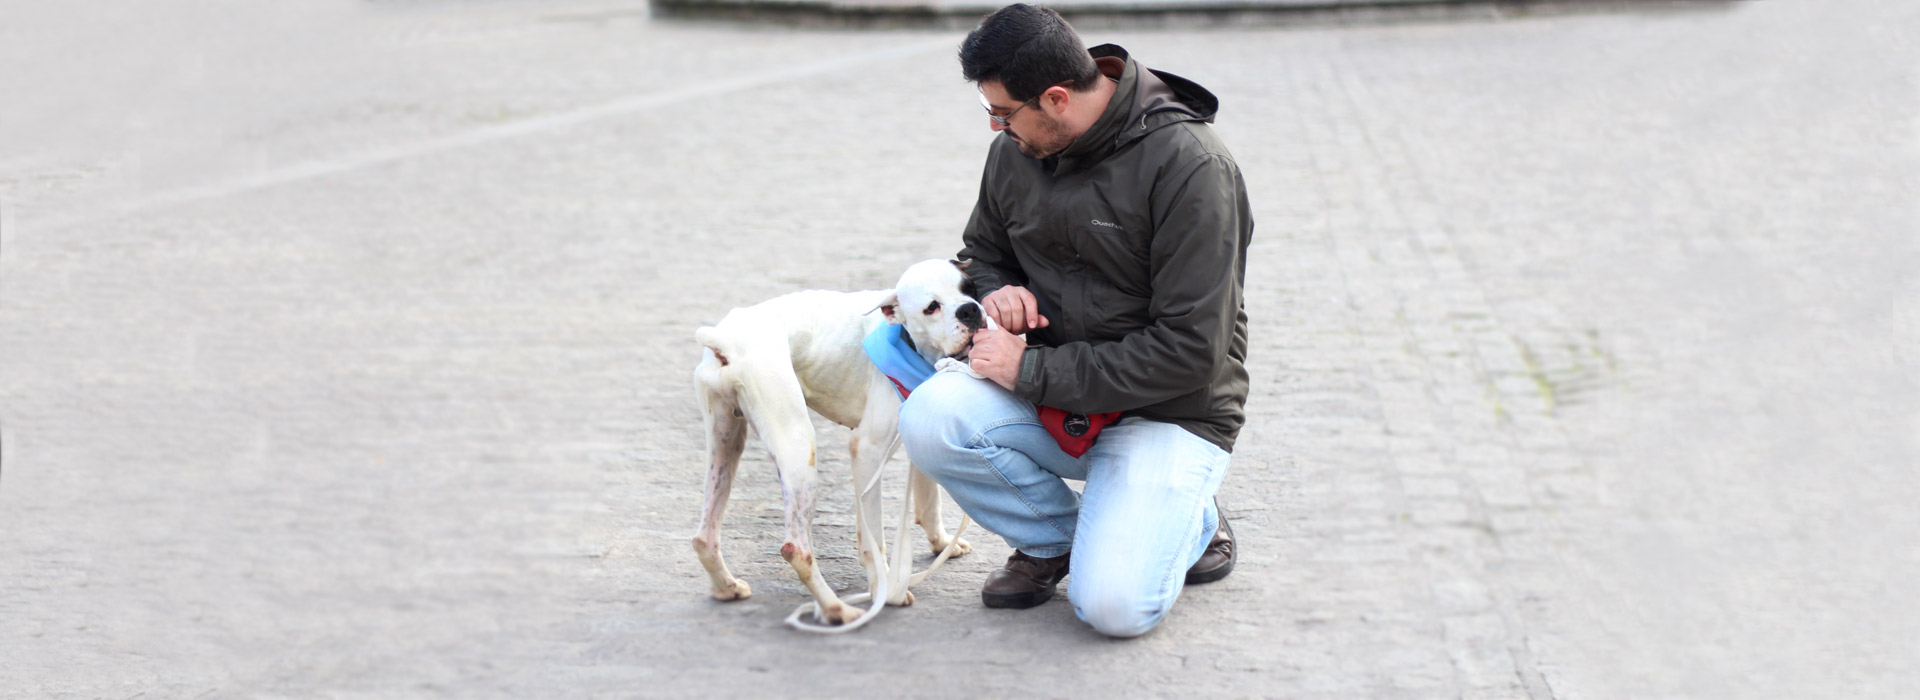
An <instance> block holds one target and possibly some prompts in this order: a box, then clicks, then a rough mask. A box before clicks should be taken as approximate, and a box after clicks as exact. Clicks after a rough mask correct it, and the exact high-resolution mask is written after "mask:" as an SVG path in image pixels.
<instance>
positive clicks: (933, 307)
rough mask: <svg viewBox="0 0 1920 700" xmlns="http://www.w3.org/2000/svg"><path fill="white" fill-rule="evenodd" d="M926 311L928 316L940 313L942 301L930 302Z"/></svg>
mask: <svg viewBox="0 0 1920 700" xmlns="http://www.w3.org/2000/svg"><path fill="white" fill-rule="evenodd" d="M926 313H927V315H928V316H932V315H934V314H937V313H940V302H937V301H936V302H933V303H931V304H928V305H927V312H926Z"/></svg>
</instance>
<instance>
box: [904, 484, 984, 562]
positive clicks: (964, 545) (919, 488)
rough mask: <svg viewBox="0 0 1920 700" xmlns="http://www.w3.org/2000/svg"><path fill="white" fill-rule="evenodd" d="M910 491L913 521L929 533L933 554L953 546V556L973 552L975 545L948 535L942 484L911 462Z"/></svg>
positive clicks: (929, 542)
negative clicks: (944, 517) (941, 510)
mask: <svg viewBox="0 0 1920 700" xmlns="http://www.w3.org/2000/svg"><path fill="white" fill-rule="evenodd" d="M907 483H908V484H909V487H908V490H909V491H910V492H911V495H912V498H913V520H914V522H915V523H918V524H919V525H920V529H922V530H925V531H926V533H927V544H928V545H931V546H932V547H933V553H934V554H939V553H941V552H944V551H946V550H947V545H949V544H952V545H953V556H956V557H957V556H961V555H963V554H966V553H968V552H971V551H973V545H972V544H969V543H968V542H967V541H966V540H957V541H956V538H954V537H953V536H952V535H948V534H947V526H946V524H945V523H943V522H941V520H940V518H941V515H940V484H939V483H938V482H935V481H934V480H933V477H930V476H927V475H925V474H922V473H920V469H919V468H918V467H914V466H913V464H912V463H911V462H909V463H908V464H907Z"/></svg>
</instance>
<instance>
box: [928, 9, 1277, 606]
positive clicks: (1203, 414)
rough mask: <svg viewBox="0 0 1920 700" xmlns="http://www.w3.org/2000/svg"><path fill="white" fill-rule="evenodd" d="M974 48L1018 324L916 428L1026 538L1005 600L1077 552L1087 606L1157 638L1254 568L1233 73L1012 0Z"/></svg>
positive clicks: (994, 301) (984, 207)
mask: <svg viewBox="0 0 1920 700" xmlns="http://www.w3.org/2000/svg"><path fill="white" fill-rule="evenodd" d="M960 64H961V70H962V72H963V74H964V75H965V77H966V79H967V80H969V81H972V82H974V83H976V84H977V85H978V87H979V90H980V93H981V102H982V104H983V105H984V106H985V108H986V110H987V118H988V119H989V120H990V124H989V126H990V128H992V129H993V130H994V131H997V132H1000V136H999V138H996V139H995V140H994V142H993V145H992V147H991V148H990V150H989V152H988V154H987V162H986V169H985V175H984V177H983V178H982V181H981V184H980V196H979V201H978V203H977V204H976V205H975V207H974V211H973V216H972V218H971V220H969V221H968V222H967V227H966V231H965V234H964V241H963V243H964V247H963V248H962V249H961V251H960V255H959V257H960V258H962V259H963V260H968V261H970V263H971V265H970V267H969V268H968V270H969V273H970V274H971V275H972V276H973V278H974V280H975V281H976V282H977V283H978V284H979V294H981V295H984V296H981V297H979V298H982V299H984V302H983V307H984V308H985V310H986V312H987V313H988V314H989V315H991V316H993V318H994V320H995V321H997V322H998V323H999V325H1000V326H1001V329H988V330H982V331H980V332H979V333H977V334H976V335H975V336H974V347H973V350H972V352H971V355H970V366H971V367H972V368H973V370H974V371H975V372H977V373H979V374H980V375H982V376H984V377H986V379H976V378H972V377H969V376H967V375H965V374H962V373H956V372H944V373H940V374H937V375H935V376H934V377H933V378H931V379H928V380H927V381H926V382H925V383H924V384H921V385H920V386H919V387H918V388H917V389H915V390H914V391H913V393H912V395H911V396H910V397H909V398H908V399H907V401H906V403H905V404H904V405H903V406H902V407H901V417H900V433H901V438H902V440H904V441H905V444H906V448H907V452H908V455H909V456H910V457H912V459H913V463H914V465H915V466H916V467H918V468H919V469H920V470H921V471H923V472H924V473H926V474H928V475H930V476H932V477H933V478H934V479H936V480H938V481H939V482H940V484H941V485H942V486H945V487H946V489H947V491H948V493H950V494H951V495H952V496H953V499H954V501H955V502H957V503H959V504H960V506H961V507H962V508H964V509H966V511H967V512H968V513H969V514H971V515H972V516H973V517H974V518H975V519H976V520H979V521H980V523H981V524H982V525H984V526H985V527H986V528H987V529H989V530H992V531H994V532H996V533H998V534H1000V535H1001V536H1002V537H1005V538H1006V540H1007V543H1008V545H1010V546H1012V547H1013V548H1014V549H1015V550H1016V551H1015V553H1014V554H1013V556H1012V558H1010V559H1008V560H1007V564H1006V566H1005V567H1003V568H1001V569H999V570H997V571H995V572H993V574H992V575H991V576H989V577H988V579H987V582H986V585H985V587H984V588H983V590H982V591H981V597H982V599H983V600H984V601H985V602H986V604H987V605H988V606H989V607H1002V608H1026V607H1032V606H1035V605H1039V604H1041V603H1044V602H1046V601H1047V600H1048V599H1049V598H1051V597H1052V595H1053V592H1054V587H1055V585H1056V584H1058V583H1059V582H1060V581H1061V580H1062V579H1065V578H1067V574H1068V571H1069V570H1071V571H1072V574H1073V575H1072V578H1071V579H1069V580H1068V585H1067V594H1068V596H1069V597H1070V598H1071V599H1072V602H1073V606H1074V612H1075V613H1076V614H1077V615H1078V616H1079V617H1080V619H1081V620H1084V621H1086V622H1087V623H1088V624H1091V625H1093V627H1094V628H1095V629H1098V630H1099V631H1100V632H1102V633H1104V634H1108V635H1112V636H1117V637H1132V636H1138V635H1141V634H1144V633H1146V632H1147V631H1148V630H1150V629H1152V628H1153V627H1154V625H1156V624H1159V622H1160V620H1161V619H1162V618H1164V617H1165V616H1166V613H1167V610H1168V609H1169V608H1171V607H1172V605H1173V602H1174V600H1175V599H1176V598H1178V597H1179V595H1180V591H1181V588H1182V587H1183V586H1184V585H1185V584H1187V583H1200V582H1206V581H1214V580H1219V579H1220V578H1223V577H1225V576H1226V575H1227V573H1228V572H1230V571H1231V570H1232V568H1233V541H1232V531H1231V530H1230V529H1228V528H1227V524H1226V521H1225V519H1224V518H1223V517H1221V514H1220V512H1219V509H1218V507H1217V506H1216V504H1215V502H1214V498H1213V497H1214V494H1215V492H1217V491H1218V490H1219V488H1220V482H1221V480H1222V479H1224V478H1225V477H1226V473H1227V461H1228V453H1229V452H1230V451H1231V450H1232V449H1233V441H1234V437H1235V436H1236V435H1237V434H1238V433H1239V430H1240V426H1241V424H1242V423H1244V422H1245V414H1244V412H1243V410H1242V407H1243V405H1244V404H1245V402H1246V396H1247V372H1246V368H1245V359H1246V349H1247V317H1246V312H1245V310H1244V309H1243V308H1242V303H1241V299H1242V290H1243V288H1244V282H1245V276H1246V252H1247V243H1248V241H1249V240H1250V239H1251V238H1252V235H1253V218H1252V216H1251V213H1250V211H1249V206H1248V203H1247V190H1246V185H1245V183H1244V182H1243V181H1242V180H1241V177H1240V170H1239V168H1238V166H1236V165H1235V164H1234V161H1233V157H1232V156H1231V155H1230V154H1228V152H1227V148H1226V145H1225V144H1224V143H1222V142H1221V140H1220V138H1219V137H1218V136H1217V135H1215V134H1214V133H1213V131H1212V129H1211V128H1209V127H1208V124H1209V123H1210V122H1212V121H1213V117H1214V113H1215V111H1216V110H1217V108H1218V106H1219V101H1218V100H1217V99H1215V98H1214V96H1213V94H1212V93H1210V92H1208V91H1207V90H1206V89H1205V88H1202V87H1200V86H1199V85H1197V84H1195V83H1193V82H1192V81H1189V80H1186V79H1184V78H1181V77H1179V76H1176V75H1172V74H1169V73H1163V72H1159V71H1154V70H1149V69H1147V68H1146V67H1144V66H1142V65H1140V64H1139V63H1138V62H1135V61H1134V60H1133V59H1132V58H1130V57H1129V56H1128V55H1127V52H1126V51H1125V50H1124V49H1121V48H1120V47H1118V46H1113V45H1104V46H1098V47H1095V48H1093V49H1092V50H1091V51H1089V50H1088V49H1086V48H1085V46H1084V45H1083V44H1082V43H1081V41H1080V37H1079V36H1078V35H1077V34H1076V33H1075V32H1074V30H1073V28H1072V27H1070V26H1068V25H1067V23H1066V22H1065V21H1064V20H1063V19H1061V17H1060V16H1059V15H1058V14H1055V13H1054V12H1053V11H1051V10H1045V9H1041V8H1037V7H1033V6H1030V5H1011V6H1008V7H1006V8H1003V9H1001V10H999V11H997V12H995V13H993V14H992V15H990V16H988V17H987V18H986V19H985V20H983V21H982V22H981V24H980V26H979V27H977V28H975V29H974V30H973V32H972V33H970V34H968V35H967V38H966V40H965V41H964V42H963V43H962V44H961V46H960ZM1021 333H1024V334H1026V341H1027V342H1022V340H1021V338H1020V337H1019V336H1018V335H1016V334H1021ZM1028 343H1031V345H1028ZM1066 479H1073V480H1083V481H1085V482H1086V483H1085V488H1084V492H1083V493H1076V492H1074V490H1073V489H1071V488H1069V487H1068V485H1067V484H1066V482H1065V480H1066Z"/></svg>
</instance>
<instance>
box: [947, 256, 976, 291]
mask: <svg viewBox="0 0 1920 700" xmlns="http://www.w3.org/2000/svg"><path fill="white" fill-rule="evenodd" d="M947 262H950V263H953V266H954V267H957V268H960V294H961V295H962V296H965V297H967V298H968V299H973V300H976V301H977V300H979V299H980V283H979V282H975V281H974V280H973V273H970V272H967V268H970V267H973V260H971V259H968V260H948V261H947Z"/></svg>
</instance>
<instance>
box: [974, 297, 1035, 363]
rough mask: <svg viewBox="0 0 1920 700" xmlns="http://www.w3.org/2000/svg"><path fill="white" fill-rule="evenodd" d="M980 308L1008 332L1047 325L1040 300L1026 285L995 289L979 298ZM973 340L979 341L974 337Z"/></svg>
mask: <svg viewBox="0 0 1920 700" xmlns="http://www.w3.org/2000/svg"><path fill="white" fill-rule="evenodd" d="M980 308H981V309H984V310H985V311H986V312H987V315H988V316H992V317H993V320H994V321H997V322H999V323H1000V327H1001V328H1005V329H1006V330H1007V332H1008V333H1014V334H1019V333H1025V332H1027V331H1030V330H1033V329H1036V328H1046V327H1047V323H1048V321H1047V317H1045V316H1041V315H1040V302H1039V301H1037V300H1035V299H1034V298H1033V292H1029V291H1027V288H1026V287H1015V286H1011V285H1009V286H1006V287H1001V288H999V289H996V290H994V291H993V293H992V294H988V295H987V298H986V299H984V300H981V302H980ZM973 342H975V343H979V342H980V341H979V340H978V339H977V338H976V339H975V340H974V341H973ZM1009 388H1011V387H1009Z"/></svg>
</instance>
